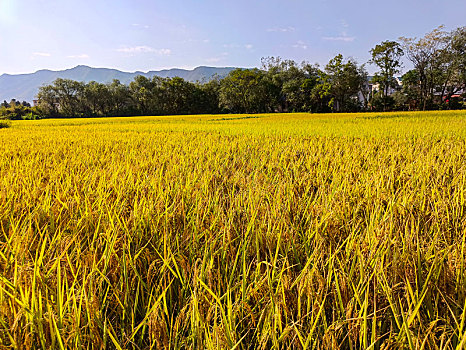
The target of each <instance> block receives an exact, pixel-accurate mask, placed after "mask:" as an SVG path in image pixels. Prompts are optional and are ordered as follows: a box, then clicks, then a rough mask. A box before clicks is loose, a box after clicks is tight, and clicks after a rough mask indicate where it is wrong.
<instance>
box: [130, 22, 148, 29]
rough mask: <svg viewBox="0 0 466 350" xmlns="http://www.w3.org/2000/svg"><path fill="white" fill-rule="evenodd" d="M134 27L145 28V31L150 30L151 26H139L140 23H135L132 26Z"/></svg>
mask: <svg viewBox="0 0 466 350" xmlns="http://www.w3.org/2000/svg"><path fill="white" fill-rule="evenodd" d="M131 25H132V26H133V27H137V28H143V29H149V28H150V26H148V25H146V24H139V23H133V24H131Z"/></svg>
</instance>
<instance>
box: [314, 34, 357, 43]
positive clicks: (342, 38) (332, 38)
mask: <svg viewBox="0 0 466 350" xmlns="http://www.w3.org/2000/svg"><path fill="white" fill-rule="evenodd" d="M322 39H323V40H326V41H344V42H347V43H350V42H353V41H354V40H355V39H356V37H354V36H347V35H340V36H324V37H323V38H322Z"/></svg>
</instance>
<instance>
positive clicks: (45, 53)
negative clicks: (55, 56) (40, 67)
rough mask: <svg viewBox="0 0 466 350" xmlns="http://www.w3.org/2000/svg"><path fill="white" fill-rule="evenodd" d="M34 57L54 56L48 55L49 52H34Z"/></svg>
mask: <svg viewBox="0 0 466 350" xmlns="http://www.w3.org/2000/svg"><path fill="white" fill-rule="evenodd" d="M32 56H34V57H50V56H52V55H51V54H50V53H48V52H34V53H33V54H32Z"/></svg>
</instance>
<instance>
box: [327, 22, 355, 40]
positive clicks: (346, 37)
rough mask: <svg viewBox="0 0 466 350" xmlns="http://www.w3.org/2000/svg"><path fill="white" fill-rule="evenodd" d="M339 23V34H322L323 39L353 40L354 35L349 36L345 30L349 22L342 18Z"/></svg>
mask: <svg viewBox="0 0 466 350" xmlns="http://www.w3.org/2000/svg"><path fill="white" fill-rule="evenodd" d="M340 25H341V29H342V30H341V33H340V35H335V36H324V37H322V39H323V40H326V41H343V42H347V43H350V42H353V41H354V40H355V39H356V37H354V36H349V35H348V32H347V30H348V29H349V24H348V22H346V20H344V19H342V20H341V22H340Z"/></svg>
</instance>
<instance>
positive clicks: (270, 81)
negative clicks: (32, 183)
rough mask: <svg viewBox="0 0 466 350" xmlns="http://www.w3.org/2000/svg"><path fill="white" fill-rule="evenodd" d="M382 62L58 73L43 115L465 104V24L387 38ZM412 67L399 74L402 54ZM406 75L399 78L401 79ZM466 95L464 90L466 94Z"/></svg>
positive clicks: (270, 61)
mask: <svg viewBox="0 0 466 350" xmlns="http://www.w3.org/2000/svg"><path fill="white" fill-rule="evenodd" d="M370 54H371V60H370V61H369V62H367V63H368V64H372V65H374V66H375V67H377V72H376V74H375V75H374V76H373V77H369V76H368V73H367V70H366V64H367V63H366V64H362V65H360V64H358V62H356V61H355V60H354V59H352V58H345V57H343V55H341V54H339V55H337V56H335V57H334V58H332V59H331V60H330V61H329V62H328V63H327V65H325V67H323V68H321V67H319V65H317V64H310V63H308V62H302V63H300V64H298V63H296V62H295V61H293V60H285V59H281V58H279V57H278V58H275V57H267V58H263V59H262V62H261V63H262V65H261V68H260V69H258V68H254V69H235V70H233V71H232V72H230V73H229V74H228V75H227V76H226V77H225V78H223V79H219V78H214V79H212V80H211V81H209V82H207V83H192V82H189V81H185V80H183V79H182V78H161V77H157V76H155V77H153V78H147V77H144V76H138V77H136V78H135V79H134V80H133V81H132V82H131V83H130V84H129V85H125V84H122V83H121V82H120V81H118V80H114V81H113V82H111V83H108V84H102V83H98V82H94V81H93V82H89V83H82V82H77V81H73V80H67V79H57V80H55V81H54V82H53V83H52V84H50V85H45V86H42V87H41V88H40V90H39V94H38V101H39V107H38V113H40V114H41V115H42V116H46V117H59V116H62V117H79V116H126V115H172V114H210V113H264V112H358V111H388V110H427V109H453V108H454V109H458V108H463V107H464V106H465V105H464V102H463V101H464V97H465V96H464V92H465V88H466V27H461V28H457V29H455V30H453V31H451V32H447V31H445V30H444V28H443V27H439V28H437V29H434V30H433V31H431V32H430V33H427V34H426V35H425V36H424V37H422V38H419V39H417V38H405V37H402V38H400V39H399V40H398V41H384V42H382V43H380V44H378V45H376V46H375V47H374V48H372V49H371V50H370ZM403 57H406V58H407V59H408V60H409V61H410V62H411V63H412V65H413V69H412V70H409V71H408V72H406V73H405V74H404V75H403V76H402V77H401V79H399V77H397V75H399V74H400V73H401V70H402V59H403ZM400 80H401V82H400ZM461 94H463V95H461Z"/></svg>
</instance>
